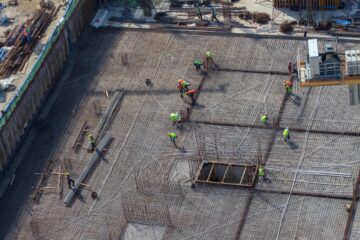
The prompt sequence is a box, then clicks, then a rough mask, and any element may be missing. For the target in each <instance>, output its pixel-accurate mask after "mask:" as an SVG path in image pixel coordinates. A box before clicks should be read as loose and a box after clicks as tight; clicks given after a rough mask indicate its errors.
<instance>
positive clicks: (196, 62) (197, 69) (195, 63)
mask: <svg viewBox="0 0 360 240" xmlns="http://www.w3.org/2000/svg"><path fill="white" fill-rule="evenodd" d="M194 65H195V68H196V71H199V70H201V66H202V62H201V61H200V60H195V62H194Z"/></svg>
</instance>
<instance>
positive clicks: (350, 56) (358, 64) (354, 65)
mask: <svg viewBox="0 0 360 240" xmlns="http://www.w3.org/2000/svg"><path fill="white" fill-rule="evenodd" d="M345 74H346V75H348V76H359V75H360V50H347V51H345Z"/></svg>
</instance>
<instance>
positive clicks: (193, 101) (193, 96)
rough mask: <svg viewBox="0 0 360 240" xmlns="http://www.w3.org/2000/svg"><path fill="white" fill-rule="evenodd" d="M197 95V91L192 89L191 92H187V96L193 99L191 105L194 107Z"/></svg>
mask: <svg viewBox="0 0 360 240" xmlns="http://www.w3.org/2000/svg"><path fill="white" fill-rule="evenodd" d="M196 93H197V91H196V90H195V89H191V90H189V91H187V92H186V95H188V96H189V98H190V99H191V104H192V105H194V104H195V94H196Z"/></svg>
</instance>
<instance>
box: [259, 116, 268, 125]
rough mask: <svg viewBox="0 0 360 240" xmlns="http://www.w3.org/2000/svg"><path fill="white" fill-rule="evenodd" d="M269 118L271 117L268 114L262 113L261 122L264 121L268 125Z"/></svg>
mask: <svg viewBox="0 0 360 240" xmlns="http://www.w3.org/2000/svg"><path fill="white" fill-rule="evenodd" d="M268 120H269V119H268V116H267V114H262V115H261V122H262V123H263V124H265V125H266V124H267V121H268Z"/></svg>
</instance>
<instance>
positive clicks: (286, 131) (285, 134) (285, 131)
mask: <svg viewBox="0 0 360 240" xmlns="http://www.w3.org/2000/svg"><path fill="white" fill-rule="evenodd" d="M283 135H284V137H288V136H289V129H287V128H285V130H284V132H283Z"/></svg>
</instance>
